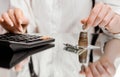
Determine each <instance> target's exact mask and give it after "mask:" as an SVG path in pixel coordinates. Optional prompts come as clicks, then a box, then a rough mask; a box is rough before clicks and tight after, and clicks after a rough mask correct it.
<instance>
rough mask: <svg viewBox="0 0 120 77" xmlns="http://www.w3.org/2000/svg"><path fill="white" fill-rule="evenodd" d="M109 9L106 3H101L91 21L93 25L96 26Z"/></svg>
mask: <svg viewBox="0 0 120 77" xmlns="http://www.w3.org/2000/svg"><path fill="white" fill-rule="evenodd" d="M109 10H110V7H109V6H108V5H103V7H102V9H101V11H100V12H99V14H98V15H97V17H96V19H95V21H94V23H93V26H97V25H98V24H99V23H100V22H101V21H102V20H103V19H104V17H105V16H106V15H107V13H108V11H109Z"/></svg>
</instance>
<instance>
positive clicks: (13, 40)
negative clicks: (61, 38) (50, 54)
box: [0, 33, 55, 69]
mask: <svg viewBox="0 0 120 77" xmlns="http://www.w3.org/2000/svg"><path fill="white" fill-rule="evenodd" d="M54 41H55V39H54V38H52V37H49V38H48V37H47V38H46V37H45V38H43V36H38V35H30V34H12V33H7V34H1V35H0V51H1V52H0V67H2V68H7V69H10V68H12V67H13V66H15V65H16V64H18V63H19V62H20V61H22V60H24V59H25V58H27V57H28V56H30V55H32V54H35V53H38V52H41V51H43V50H46V49H49V48H52V47H54V43H53V42H54Z"/></svg>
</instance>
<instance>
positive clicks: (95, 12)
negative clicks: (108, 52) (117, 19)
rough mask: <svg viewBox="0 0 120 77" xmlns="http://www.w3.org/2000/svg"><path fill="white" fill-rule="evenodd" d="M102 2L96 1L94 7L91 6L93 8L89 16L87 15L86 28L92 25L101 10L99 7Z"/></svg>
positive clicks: (101, 5)
mask: <svg viewBox="0 0 120 77" xmlns="http://www.w3.org/2000/svg"><path fill="white" fill-rule="evenodd" d="M103 5H104V4H103V3H97V4H96V5H95V7H94V8H93V10H92V11H91V13H90V15H89V17H88V21H87V28H88V27H90V26H92V25H93V23H94V21H95V19H96V17H97V15H98V14H99V12H100V11H101V8H102V7H103Z"/></svg>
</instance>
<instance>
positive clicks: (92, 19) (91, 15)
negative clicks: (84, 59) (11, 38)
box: [0, 0, 120, 77]
mask: <svg viewBox="0 0 120 77" xmlns="http://www.w3.org/2000/svg"><path fill="white" fill-rule="evenodd" d="M102 1H103V2H100V3H97V4H96V5H95V7H94V8H93V9H92V1H91V0H85V1H84V0H50V1H48V0H10V4H11V6H12V8H14V7H16V8H15V9H9V10H8V12H5V13H3V14H2V15H1V18H0V22H1V24H2V25H1V26H2V27H3V28H5V29H6V30H7V31H9V32H13V33H24V32H26V31H27V32H28V33H38V32H39V33H40V34H41V35H50V36H52V37H54V38H55V39H56V42H55V44H56V47H55V48H52V49H49V50H46V51H44V52H41V53H38V54H35V55H33V56H32V58H33V62H34V67H35V72H36V74H37V75H38V76H39V77H79V73H78V72H79V70H80V65H79V62H78V58H77V56H76V55H75V54H72V53H69V52H66V51H64V50H63V47H64V46H63V43H72V44H76V43H77V41H78V35H79V32H80V31H82V24H86V23H87V26H86V27H85V28H86V29H89V30H88V32H89V33H92V32H93V29H92V27H93V26H97V25H99V26H100V27H101V28H103V30H104V31H105V32H110V33H109V34H111V35H112V36H113V34H118V33H119V32H120V29H119V28H120V25H119V21H120V16H119V13H120V12H119V7H120V5H119V3H120V1H118V0H114V1H113V0H102ZM110 4H111V5H110ZM114 5H116V6H114ZM19 8H20V9H22V11H23V12H22V11H21V10H20V9H19ZM80 21H81V22H80ZM28 23H29V24H28ZM89 38H90V37H89ZM109 45H110V44H109ZM109 45H108V47H109ZM109 51H110V50H109ZM109 51H108V49H106V51H105V53H108V52H109ZM111 52H113V51H111ZM109 53H110V52H109ZM118 53H119V52H118V51H116V54H118ZM116 54H114V56H116ZM118 56H119V55H118ZM111 59H112V60H113V61H114V60H115V59H116V57H115V58H114V57H113V58H111V57H110V55H106V54H104V55H103V56H102V57H101V58H100V59H99V60H97V61H96V62H97V63H99V62H101V63H103V62H104V61H105V62H104V63H103V64H100V63H99V67H97V68H96V64H94V63H92V64H90V66H89V67H88V68H86V71H85V74H86V76H87V77H88V76H90V75H91V77H97V76H99V75H101V71H100V70H99V68H101V67H102V68H103V67H104V66H103V65H104V64H106V63H107V64H108V65H107V66H105V67H104V68H103V69H102V70H104V72H103V76H104V75H105V77H113V75H114V72H115V68H114V65H113V61H112V62H111V61H110V60H111ZM96 62H95V63H96ZM97 65H98V64H97ZM18 66H19V65H18ZM108 66H109V67H111V68H110V69H107V67H108ZM24 67H25V66H24ZM92 67H94V69H93V68H92ZM23 69H24V70H22V71H21V72H19V74H18V77H22V76H23V77H28V76H29V71H28V67H25V68H23ZM106 69H107V70H106ZM95 71H97V72H95ZM111 71H112V72H111ZM88 72H90V73H88ZM100 77H101V76H100Z"/></svg>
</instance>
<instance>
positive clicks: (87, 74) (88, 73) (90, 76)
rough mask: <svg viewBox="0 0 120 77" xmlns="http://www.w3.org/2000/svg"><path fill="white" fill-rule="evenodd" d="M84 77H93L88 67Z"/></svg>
mask: <svg viewBox="0 0 120 77" xmlns="http://www.w3.org/2000/svg"><path fill="white" fill-rule="evenodd" d="M85 74H86V77H93V75H92V72H91V70H90V68H89V67H87V68H85Z"/></svg>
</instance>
